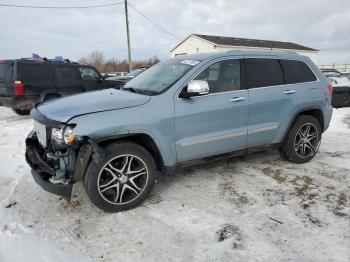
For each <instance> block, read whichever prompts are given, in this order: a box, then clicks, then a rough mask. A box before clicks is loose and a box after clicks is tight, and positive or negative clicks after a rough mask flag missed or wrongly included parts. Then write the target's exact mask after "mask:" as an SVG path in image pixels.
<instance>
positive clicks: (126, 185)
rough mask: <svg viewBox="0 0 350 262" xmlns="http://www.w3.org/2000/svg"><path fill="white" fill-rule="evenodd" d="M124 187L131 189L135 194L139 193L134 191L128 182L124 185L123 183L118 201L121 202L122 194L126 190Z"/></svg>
mask: <svg viewBox="0 0 350 262" xmlns="http://www.w3.org/2000/svg"><path fill="white" fill-rule="evenodd" d="M126 189H129V190H131V191H132V192H134V193H135V194H136V195H137V196H138V195H139V194H138V193H137V191H136V190H135V189H134V188H132V187H131V186H129V185H128V184H124V185H123V188H122V192H121V193H120V199H119V201H120V203H122V202H123V196H124V193H125V190H126Z"/></svg>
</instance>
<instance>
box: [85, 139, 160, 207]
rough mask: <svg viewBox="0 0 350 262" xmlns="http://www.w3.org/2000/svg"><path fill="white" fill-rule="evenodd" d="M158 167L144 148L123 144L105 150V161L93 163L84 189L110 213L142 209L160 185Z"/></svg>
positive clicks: (89, 168)
mask: <svg viewBox="0 0 350 262" xmlns="http://www.w3.org/2000/svg"><path fill="white" fill-rule="evenodd" d="M157 173H158V171H157V168H156V164H155V162H154V160H153V158H152V156H151V154H150V153H149V152H148V151H147V150H146V149H145V148H143V147H142V146H140V145H138V144H135V143H131V142H119V143H114V144H111V145H108V146H107V147H105V157H103V158H101V159H99V160H98V162H95V161H94V160H93V161H92V162H91V163H90V165H89V167H88V169H87V171H86V174H85V178H84V186H85V190H86V192H87V194H88V195H89V197H90V199H91V201H92V202H93V203H94V204H95V205H96V206H97V207H98V208H100V209H102V210H104V211H107V212H119V211H124V210H128V209H131V208H134V207H136V206H137V205H139V204H140V203H141V202H142V201H143V200H145V199H146V198H147V196H148V195H149V193H150V192H151V191H152V188H153V186H154V184H155V181H156V176H157Z"/></svg>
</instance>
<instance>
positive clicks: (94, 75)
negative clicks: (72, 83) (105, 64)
mask: <svg viewBox="0 0 350 262" xmlns="http://www.w3.org/2000/svg"><path fill="white" fill-rule="evenodd" d="M79 72H80V75H81V79H82V80H84V81H97V80H100V79H101V75H100V74H99V73H98V72H97V71H96V70H95V69H94V68H91V67H79Z"/></svg>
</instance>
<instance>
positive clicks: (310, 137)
mask: <svg viewBox="0 0 350 262" xmlns="http://www.w3.org/2000/svg"><path fill="white" fill-rule="evenodd" d="M319 142H320V139H319V133H318V130H317V128H316V126H315V125H313V124H311V123H306V124H304V125H303V126H302V127H301V128H300V129H299V130H298V132H297V134H296V136H295V140H294V149H295V153H296V154H297V155H298V156H299V157H301V158H307V157H310V156H313V155H314V154H315V153H316V152H317V150H318V148H319V144H320V143H319Z"/></svg>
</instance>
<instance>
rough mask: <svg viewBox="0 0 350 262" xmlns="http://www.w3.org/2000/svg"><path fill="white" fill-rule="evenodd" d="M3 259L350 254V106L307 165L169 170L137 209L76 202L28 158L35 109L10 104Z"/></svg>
mask: <svg viewBox="0 0 350 262" xmlns="http://www.w3.org/2000/svg"><path fill="white" fill-rule="evenodd" d="M0 127H1V128H0V261H1V262H2V261H6V262H7V261H16V262H17V261H27V262H30V261H33V262H34V261H35V262H41V261H50V262H55V261H184V262H187V261H350V201H349V198H350V195H349V194H350V190H349V189H350V109H341V110H336V111H335V115H334V118H333V120H332V124H331V127H330V129H329V130H328V131H327V132H326V133H325V134H324V137H323V143H322V147H321V150H320V153H319V154H318V155H317V156H316V157H315V159H314V160H313V161H312V162H310V163H308V164H304V165H295V164H291V163H288V162H285V161H282V160H281V158H280V157H279V155H278V153H277V152H268V153H259V154H254V155H249V156H245V157H240V158H234V159H230V160H222V161H219V162H216V163H208V164H205V165H202V166H199V167H195V168H189V169H186V170H182V171H179V172H177V173H176V174H175V175H173V176H166V177H162V178H161V179H160V180H159V182H158V183H157V185H156V187H155V189H154V191H153V194H152V196H151V197H150V198H149V200H148V201H146V202H145V203H144V204H143V205H142V206H141V207H139V208H136V209H134V210H131V211H128V212H124V213H118V214H106V213H103V212H101V211H100V210H98V209H97V208H95V207H94V206H93V205H92V204H91V203H90V201H89V200H88V199H87V196H86V194H85V192H84V191H83V189H82V186H81V185H80V184H79V185H77V186H76V187H75V189H74V191H75V192H74V194H75V196H74V198H73V201H72V203H71V204H68V203H67V202H66V201H65V200H63V199H60V198H59V197H57V196H55V195H52V194H49V193H47V192H45V191H43V190H42V189H41V188H40V187H39V186H37V185H36V184H35V183H34V181H33V179H32V177H31V175H30V170H29V168H28V166H27V165H26V163H25V160H24V156H23V155H24V139H25V136H26V134H27V133H28V132H29V131H30V130H31V128H32V120H31V119H30V118H29V117H19V116H16V115H14V114H13V113H12V112H11V111H10V110H8V109H6V108H0Z"/></svg>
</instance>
